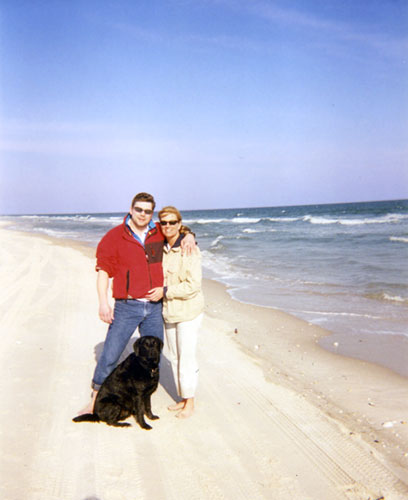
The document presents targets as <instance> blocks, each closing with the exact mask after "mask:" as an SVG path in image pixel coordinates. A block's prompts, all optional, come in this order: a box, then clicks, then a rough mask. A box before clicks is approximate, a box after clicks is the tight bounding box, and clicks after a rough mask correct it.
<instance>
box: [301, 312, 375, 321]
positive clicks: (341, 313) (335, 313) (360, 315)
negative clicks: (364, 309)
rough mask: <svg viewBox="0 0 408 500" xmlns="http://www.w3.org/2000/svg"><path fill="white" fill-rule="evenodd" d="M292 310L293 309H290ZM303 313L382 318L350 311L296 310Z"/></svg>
mask: <svg viewBox="0 0 408 500" xmlns="http://www.w3.org/2000/svg"><path fill="white" fill-rule="evenodd" d="M292 312H294V311H292ZM297 312H298V313H303V314H317V315H318V316H325V317H330V316H348V317H351V318H368V319H382V318H381V316H373V315H372V314H359V313H352V312H328V311H297Z"/></svg>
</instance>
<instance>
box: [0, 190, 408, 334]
mask: <svg viewBox="0 0 408 500" xmlns="http://www.w3.org/2000/svg"><path fill="white" fill-rule="evenodd" d="M182 215H183V222H184V223H185V224H186V225H188V226H189V227H190V228H191V230H192V231H193V232H194V233H195V234H196V239H197V242H198V244H199V246H200V248H201V250H202V254H203V268H204V276H205V277H208V278H211V279H215V280H218V281H220V282H222V283H224V284H226V285H228V287H229V292H230V294H231V295H232V296H233V297H234V298H236V299H237V300H239V301H242V302H246V303H251V304H256V305H261V306H266V307H271V308H276V309H280V310H283V311H286V312H288V313H290V314H292V315H294V316H297V317H299V318H301V319H304V320H307V321H309V322H310V323H314V324H317V325H320V326H322V327H324V328H326V329H328V330H331V331H332V332H334V333H341V334H347V333H352V334H356V333H369V334H389V335H396V334H402V335H408V328H407V325H408V200H399V201H382V202H370V203H348V204H332V205H312V206H309V205H308V206H291V207H263V208H236V209H219V210H192V211H189V210H186V211H182ZM123 216H124V214H123V213H120V214H119V213H104V214H102V213H99V214H58V215H17V216H3V217H1V218H0V220H3V221H7V222H8V223H10V224H11V225H10V226H9V227H11V228H12V229H16V230H20V231H29V232H36V233H40V234H46V235H49V236H53V237H56V238H68V239H72V240H75V241H77V242H83V243H86V244H88V245H91V246H95V247H96V245H97V243H98V241H99V240H100V238H101V237H102V236H103V234H104V233H105V232H106V231H107V230H109V229H110V228H112V227H114V226H115V225H117V224H120V223H121V221H122V219H123Z"/></svg>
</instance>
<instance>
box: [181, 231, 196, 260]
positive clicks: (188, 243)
mask: <svg viewBox="0 0 408 500" xmlns="http://www.w3.org/2000/svg"><path fill="white" fill-rule="evenodd" d="M180 247H181V253H182V255H184V254H185V255H192V254H193V253H194V251H195V249H196V241H195V238H194V236H193V235H192V234H191V233H187V234H186V235H185V236H184V238H183V239H182V240H181V243H180Z"/></svg>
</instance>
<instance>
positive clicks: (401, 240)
mask: <svg viewBox="0 0 408 500" xmlns="http://www.w3.org/2000/svg"><path fill="white" fill-rule="evenodd" d="M390 241H398V242H400V243H408V238H403V237H402V236H401V237H399V236H390Z"/></svg>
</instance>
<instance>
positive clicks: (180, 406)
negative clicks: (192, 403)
mask: <svg viewBox="0 0 408 500" xmlns="http://www.w3.org/2000/svg"><path fill="white" fill-rule="evenodd" d="M185 404H186V401H185V400H184V399H183V401H180V402H179V403H176V404H175V405H170V406H168V407H167V409H168V410H169V411H178V410H182V409H183V408H184V406H185Z"/></svg>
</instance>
